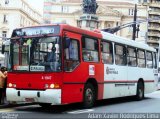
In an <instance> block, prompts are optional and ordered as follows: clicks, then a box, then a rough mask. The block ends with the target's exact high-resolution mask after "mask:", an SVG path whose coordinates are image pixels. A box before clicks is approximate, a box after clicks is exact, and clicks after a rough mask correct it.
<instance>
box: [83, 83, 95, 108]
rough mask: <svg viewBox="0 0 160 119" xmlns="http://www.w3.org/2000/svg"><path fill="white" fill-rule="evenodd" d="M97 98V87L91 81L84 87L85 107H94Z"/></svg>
mask: <svg viewBox="0 0 160 119" xmlns="http://www.w3.org/2000/svg"><path fill="white" fill-rule="evenodd" d="M95 100H96V94H95V89H94V87H93V85H92V84H91V83H87V84H86V85H85V87H84V93H83V107H84V108H91V107H93V105H94V103H95Z"/></svg>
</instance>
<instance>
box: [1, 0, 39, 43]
mask: <svg viewBox="0 0 160 119" xmlns="http://www.w3.org/2000/svg"><path fill="white" fill-rule="evenodd" d="M40 23H42V15H41V14H40V13H39V12H37V11H36V10H34V9H33V8H31V6H30V5H29V4H28V3H27V2H26V1H25V0H0V37H1V38H0V41H2V37H7V38H9V37H11V34H12V31H13V29H15V28H18V27H25V26H32V25H38V24H40Z"/></svg>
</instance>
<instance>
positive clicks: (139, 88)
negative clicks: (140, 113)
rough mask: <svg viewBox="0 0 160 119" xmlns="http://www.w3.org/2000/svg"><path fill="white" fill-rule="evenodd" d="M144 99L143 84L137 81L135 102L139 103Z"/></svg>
mask: <svg viewBox="0 0 160 119" xmlns="http://www.w3.org/2000/svg"><path fill="white" fill-rule="evenodd" d="M143 98H144V84H143V82H142V81H139V82H138V84H137V94H136V100H137V101H140V100H142V99H143Z"/></svg>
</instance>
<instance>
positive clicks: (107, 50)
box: [101, 42, 113, 64]
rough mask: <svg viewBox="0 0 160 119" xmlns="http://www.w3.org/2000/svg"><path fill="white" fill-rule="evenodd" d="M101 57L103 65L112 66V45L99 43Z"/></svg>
mask: <svg viewBox="0 0 160 119" xmlns="http://www.w3.org/2000/svg"><path fill="white" fill-rule="evenodd" d="M101 51H102V53H101V55H102V62H103V63H104V64H112V63H113V47H112V43H108V42H101Z"/></svg>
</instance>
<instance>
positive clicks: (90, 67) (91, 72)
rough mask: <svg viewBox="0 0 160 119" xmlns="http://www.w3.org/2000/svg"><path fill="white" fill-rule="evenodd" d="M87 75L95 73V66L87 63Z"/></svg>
mask: <svg viewBox="0 0 160 119" xmlns="http://www.w3.org/2000/svg"><path fill="white" fill-rule="evenodd" d="M89 75H92V76H93V75H95V66H94V65H89Z"/></svg>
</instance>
